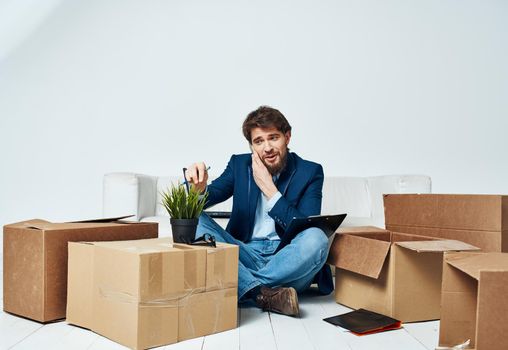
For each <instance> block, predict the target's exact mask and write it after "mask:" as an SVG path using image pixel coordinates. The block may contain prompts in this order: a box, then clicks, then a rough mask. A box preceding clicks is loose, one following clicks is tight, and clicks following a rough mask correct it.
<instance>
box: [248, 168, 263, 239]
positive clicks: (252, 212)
mask: <svg viewBox="0 0 508 350" xmlns="http://www.w3.org/2000/svg"><path fill="white" fill-rule="evenodd" d="M247 171H248V174H247V179H248V184H247V198H248V199H247V201H248V203H249V234H252V230H254V219H255V216H256V207H257V204H258V198H259V194H260V192H261V191H260V190H259V187H258V185H257V184H256V182H255V181H254V176H253V174H252V166H250V165H249V166H248V167H247Z"/></svg>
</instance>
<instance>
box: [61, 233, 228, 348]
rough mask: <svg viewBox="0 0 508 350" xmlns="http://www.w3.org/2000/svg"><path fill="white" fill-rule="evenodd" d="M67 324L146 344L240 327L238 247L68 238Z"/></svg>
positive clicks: (120, 340) (137, 344) (132, 343)
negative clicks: (79, 240) (71, 239)
mask: <svg viewBox="0 0 508 350" xmlns="http://www.w3.org/2000/svg"><path fill="white" fill-rule="evenodd" d="M68 281H69V286H68V296H67V301H68V302H67V322H69V323H72V324H75V325H78V326H81V327H85V328H88V329H91V330H93V331H95V332H97V333H99V334H102V335H104V336H106V337H108V338H110V339H112V340H114V341H117V342H118V343H121V344H124V345H126V346H128V347H130V348H134V349H144V348H150V347H155V346H160V345H165V344H171V343H175V342H177V341H181V340H185V339H189V338H194V337H199V336H204V335H207V334H212V333H216V332H221V331H224V330H228V329H232V328H235V327H236V325H237V286H238V247H237V246H235V245H229V244H224V243H218V245H217V247H216V248H211V247H196V246H188V245H181V244H173V242H172V240H171V239H170V238H160V239H149V240H135V241H122V242H93V243H92V242H89V243H87V242H81V243H70V244H69V279H68Z"/></svg>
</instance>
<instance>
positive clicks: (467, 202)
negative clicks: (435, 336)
mask: <svg viewBox="0 0 508 350" xmlns="http://www.w3.org/2000/svg"><path fill="white" fill-rule="evenodd" d="M384 201H385V222H386V228H387V230H382V229H378V228H372V227H367V228H346V229H342V230H341V231H340V232H341V234H339V235H337V236H336V237H335V239H334V242H333V244H332V247H331V250H330V256H329V260H328V262H329V263H331V264H334V265H335V266H336V269H337V271H336V290H335V293H336V294H335V296H336V301H337V302H339V303H343V304H345V305H347V306H350V307H353V308H360V307H362V308H366V309H370V310H372V311H377V312H380V313H384V314H386V315H389V316H392V317H395V318H398V319H401V320H403V321H406V322H407V321H421V320H430V319H437V318H441V323H440V327H441V329H440V337H439V344H440V345H441V346H449V347H453V346H456V345H457V344H461V343H464V342H465V341H467V340H468V339H469V340H470V342H471V343H470V347H471V348H476V349H477V350H483V349H485V350H486V349H495V348H504V347H506V344H508V302H506V299H505V296H506V294H507V293H508V254H505V253H500V252H508V196H496V195H438V194H422V195H417V194H390V195H385V196H384ZM463 242H465V243H469V244H465V243H463ZM471 245H472V246H471ZM475 247H479V248H481V250H482V252H481V253H479V252H468V251H470V250H475V249H476V248H475ZM457 251H459V252H457ZM484 252H490V253H484ZM443 257H444V263H443Z"/></svg>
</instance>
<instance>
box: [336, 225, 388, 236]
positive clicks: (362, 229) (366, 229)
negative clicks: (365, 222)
mask: <svg viewBox="0 0 508 350" xmlns="http://www.w3.org/2000/svg"><path fill="white" fill-rule="evenodd" d="M370 232H376V233H377V232H388V231H387V230H384V229H382V228H379V227H375V226H355V227H339V229H338V230H337V233H344V234H361V233H370Z"/></svg>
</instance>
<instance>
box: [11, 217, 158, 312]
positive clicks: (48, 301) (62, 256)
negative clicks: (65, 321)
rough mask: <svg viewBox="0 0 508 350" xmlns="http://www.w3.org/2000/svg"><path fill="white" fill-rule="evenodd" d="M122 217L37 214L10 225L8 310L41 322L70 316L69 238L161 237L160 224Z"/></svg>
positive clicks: (74, 239) (117, 238)
mask: <svg viewBox="0 0 508 350" xmlns="http://www.w3.org/2000/svg"><path fill="white" fill-rule="evenodd" d="M122 218H124V217H122ZM118 219H121V218H108V219H97V220H89V221H82V222H69V223H52V222H48V221H45V220H40V219H34V220H28V221H22V222H18V223H14V224H10V225H5V226H4V231H3V232H4V237H3V240H4V241H3V254H4V258H3V275H4V276H3V296H4V303H3V305H4V311H6V312H10V313H13V314H16V315H20V316H23V317H27V318H30V319H33V320H36V321H39V322H49V321H54V320H58V319H62V318H65V306H66V299H67V243H68V242H73V241H87V240H90V241H113V240H125V239H129V240H132V239H141V238H155V237H157V236H158V224H157V223H150V222H139V223H138V222H123V221H119V220H118Z"/></svg>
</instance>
